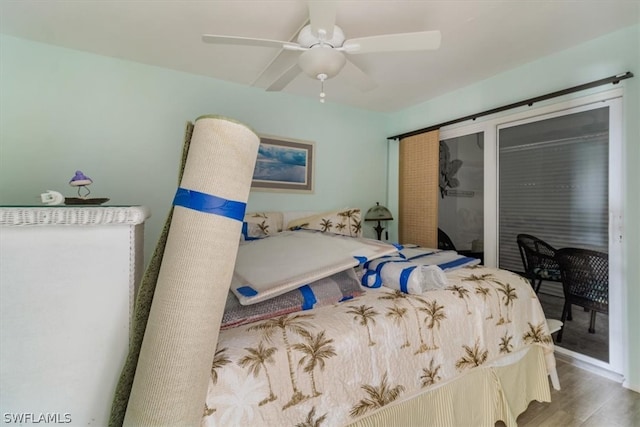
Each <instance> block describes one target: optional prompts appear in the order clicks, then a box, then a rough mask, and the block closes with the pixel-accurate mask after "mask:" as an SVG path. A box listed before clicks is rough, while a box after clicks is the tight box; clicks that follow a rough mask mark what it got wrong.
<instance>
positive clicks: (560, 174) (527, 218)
mask: <svg viewBox="0 0 640 427" xmlns="http://www.w3.org/2000/svg"><path fill="white" fill-rule="evenodd" d="M619 117H620V100H619V99H613V100H607V101H604V102H598V103H593V104H590V105H584V106H581V107H577V108H572V109H567V110H562V111H558V112H555V113H550V114H546V115H542V116H535V117H531V118H526V119H523V120H519V121H516V122H512V123H507V124H502V125H499V126H498V127H497V147H496V148H497V156H498V160H497V169H498V176H497V182H498V200H497V209H498V211H497V214H498V229H497V243H498V245H497V246H498V266H499V267H500V268H504V269H508V270H512V271H516V272H522V271H523V266H522V260H521V257H520V253H519V251H518V247H517V243H516V236H517V235H518V234H521V233H523V234H530V235H533V236H535V237H537V238H539V239H542V240H544V241H545V242H547V243H548V244H550V245H552V246H554V247H555V248H563V247H577V248H584V249H591V250H596V251H600V252H605V253H607V254H608V255H609V261H610V272H611V273H610V280H609V312H610V313H614V315H613V316H608V315H602V314H598V315H597V318H596V331H597V332H598V333H599V334H600V338H598V337H597V336H596V335H595V334H589V333H588V332H587V330H586V327H585V330H584V334H583V335H582V336H581V337H578V336H577V335H575V334H574V335H573V336H571V335H568V332H567V329H565V333H564V336H563V343H562V344H560V346H564V347H566V348H567V349H568V350H570V351H571V352H576V353H580V354H586V355H587V356H589V357H592V358H595V359H597V360H600V361H602V362H604V363H607V364H610V367H611V368H613V370H614V371H617V372H620V369H621V360H620V354H621V350H620V348H621V345H622V343H621V341H622V332H621V329H622V328H621V325H620V324H619V322H620V321H619V314H618V313H619V312H618V311H616V310H620V309H621V306H622V302H621V284H620V279H619V277H620V269H619V262H620V258H621V257H620V251H621V245H620V239H621V235H620V230H619V229H618V227H619V218H620V212H621V200H620V199H621V196H620V195H621V188H620V183H621V171H620V168H621V165H622V162H621V154H620V153H621V138H619V136H620V135H619V133H620V123H619V122H620V119H619ZM616 267H618V268H616ZM540 299H541V302H542V303H543V308H544V309H545V314H546V315H547V317H548V318H557V319H559V318H560V316H561V314H562V306H563V303H564V295H563V291H562V285H561V284H560V283H559V282H552V281H545V282H543V285H542V287H541V289H540ZM581 311H582V309H580V308H579V307H574V309H573V312H574V317H575V322H574V321H570V322H567V326H571V328H573V327H574V326H575V327H578V326H577V323H578V320H579V319H580V318H581V317H584V316H583V315H586V316H587V317H588V313H580V312H581ZM571 322H574V323H571ZM580 328H581V326H580ZM580 333H582V331H581V329H580ZM589 341H591V342H592V344H590V346H591V347H590V348H587V347H585V342H589ZM603 346H604V347H606V348H603Z"/></svg>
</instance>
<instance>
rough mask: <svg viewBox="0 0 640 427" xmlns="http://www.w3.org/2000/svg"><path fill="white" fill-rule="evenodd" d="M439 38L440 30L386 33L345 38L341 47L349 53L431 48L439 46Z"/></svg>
mask: <svg viewBox="0 0 640 427" xmlns="http://www.w3.org/2000/svg"><path fill="white" fill-rule="evenodd" d="M440 39H441V35H440V31H419V32H415V33H399V34H386V35H382V36H370V37H360V38H356V39H351V40H346V41H345V42H344V44H343V45H342V48H343V50H344V51H345V52H346V53H350V54H360V53H370V52H403V51H411V50H432V49H438V48H439V47H440Z"/></svg>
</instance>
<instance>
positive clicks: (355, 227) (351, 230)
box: [287, 208, 362, 237]
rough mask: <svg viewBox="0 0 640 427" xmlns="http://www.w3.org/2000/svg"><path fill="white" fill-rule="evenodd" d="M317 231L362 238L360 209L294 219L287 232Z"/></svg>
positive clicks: (348, 209)
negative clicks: (299, 230) (298, 230)
mask: <svg viewBox="0 0 640 427" xmlns="http://www.w3.org/2000/svg"><path fill="white" fill-rule="evenodd" d="M297 229H304V230H318V231H322V232H329V233H334V234H341V235H343V236H350V237H362V222H361V221H360V209H358V208H346V209H340V210H336V211H330V212H325V213H321V214H317V215H313V216H308V217H304V218H300V219H296V220H294V221H291V222H289V223H288V224H287V230H297Z"/></svg>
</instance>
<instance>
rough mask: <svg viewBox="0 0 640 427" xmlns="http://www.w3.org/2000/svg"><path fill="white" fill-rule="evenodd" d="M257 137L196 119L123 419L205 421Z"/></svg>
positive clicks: (218, 121)
mask: <svg viewBox="0 0 640 427" xmlns="http://www.w3.org/2000/svg"><path fill="white" fill-rule="evenodd" d="M259 143H260V139H259V137H258V136H257V135H256V134H255V133H254V132H253V131H251V130H250V129H248V128H247V127H246V126H244V125H242V124H240V123H237V122H234V121H232V120H229V119H225V118H222V117H216V116H204V117H200V118H198V119H197V120H196V122H195V126H194V130H193V136H192V138H191V146H190V148H189V154H188V156H187V160H186V164H185V168H184V175H183V177H182V181H181V183H180V188H179V189H178V191H177V193H176V197H175V200H174V205H175V206H174V213H173V218H172V220H171V227H170V231H169V235H168V237H167V245H166V248H165V252H164V257H163V259H162V265H161V267H160V272H159V276H158V282H157V285H156V290H155V294H154V298H153V303H152V305H151V311H150V313H149V320H148V323H147V328H146V331H145V335H144V340H143V342H142V348H141V350H140V357H139V359H138V366H137V369H136V374H135V378H134V381H133V387H132V390H131V395H130V397H129V404H128V406H127V412H126V415H125V420H124V425H130V426H161V425H162V426H164V425H180V426H187V425H193V426H196V425H199V424H200V419H201V417H202V413H203V409H204V402H205V396H206V392H207V381H208V378H209V375H210V372H211V364H212V361H213V357H214V354H215V350H216V344H217V340H218V331H219V328H220V323H221V320H222V315H223V310H224V305H225V301H226V298H227V293H228V291H229V285H230V283H231V276H232V274H233V269H234V264H235V258H236V254H237V251H238V244H239V241H240V238H239V237H240V233H241V229H242V218H243V217H244V212H245V206H246V202H247V199H248V197H249V190H250V187H251V178H252V175H253V170H254V166H255V161H256V156H257V151H258V145H259Z"/></svg>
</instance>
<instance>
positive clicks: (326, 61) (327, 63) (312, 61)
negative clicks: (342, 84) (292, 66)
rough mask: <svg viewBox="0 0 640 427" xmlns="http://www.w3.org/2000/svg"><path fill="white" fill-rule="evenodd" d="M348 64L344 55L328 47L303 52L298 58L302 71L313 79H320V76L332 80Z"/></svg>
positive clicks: (318, 47)
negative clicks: (322, 75)
mask: <svg viewBox="0 0 640 427" xmlns="http://www.w3.org/2000/svg"><path fill="white" fill-rule="evenodd" d="M346 63H347V59H346V58H345V57H344V54H343V53H342V52H340V51H337V50H335V49H333V48H331V47H328V46H316V47H314V48H312V49H309V50H307V51H305V52H302V54H301V55H300V57H299V58H298V65H299V66H300V69H302V71H303V72H304V73H305V74H306V75H308V76H309V77H311V78H314V79H319V78H320V77H318V76H319V75H320V74H324V75H326V77H325V79H330V78H331V77H334V76H335V75H336V74H338V73H339V72H340V70H342V68H343V67H344V65H345V64H346Z"/></svg>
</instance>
